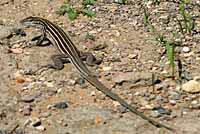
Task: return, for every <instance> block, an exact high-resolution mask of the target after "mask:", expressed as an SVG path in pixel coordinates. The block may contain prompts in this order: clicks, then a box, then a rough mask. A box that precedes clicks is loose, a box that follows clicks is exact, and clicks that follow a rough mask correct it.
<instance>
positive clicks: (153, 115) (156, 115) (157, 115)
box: [150, 111, 161, 118]
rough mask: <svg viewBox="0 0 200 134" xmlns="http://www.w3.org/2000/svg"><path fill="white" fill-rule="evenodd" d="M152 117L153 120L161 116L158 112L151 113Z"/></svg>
mask: <svg viewBox="0 0 200 134" xmlns="http://www.w3.org/2000/svg"><path fill="white" fill-rule="evenodd" d="M150 114H151V116H152V117H153V118H158V117H160V116H161V114H160V113H159V112H158V111H151V113H150Z"/></svg>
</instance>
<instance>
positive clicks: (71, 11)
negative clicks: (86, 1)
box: [67, 8, 78, 21]
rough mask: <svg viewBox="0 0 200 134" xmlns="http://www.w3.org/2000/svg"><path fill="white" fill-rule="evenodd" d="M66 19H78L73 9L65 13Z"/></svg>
mask: <svg viewBox="0 0 200 134" xmlns="http://www.w3.org/2000/svg"><path fill="white" fill-rule="evenodd" d="M67 15H68V18H69V19H70V20H71V21H73V20H75V19H76V18H77V17H78V13H77V12H76V10H75V9H73V8H71V9H70V10H69V11H68V12H67Z"/></svg>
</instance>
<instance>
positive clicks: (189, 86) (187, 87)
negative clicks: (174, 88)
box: [182, 80, 200, 93]
mask: <svg viewBox="0 0 200 134" xmlns="http://www.w3.org/2000/svg"><path fill="white" fill-rule="evenodd" d="M182 90H183V91H186V92H188V93H198V92H200V83H199V82H197V81H195V80H190V81H188V82H187V83H185V84H183V86H182Z"/></svg>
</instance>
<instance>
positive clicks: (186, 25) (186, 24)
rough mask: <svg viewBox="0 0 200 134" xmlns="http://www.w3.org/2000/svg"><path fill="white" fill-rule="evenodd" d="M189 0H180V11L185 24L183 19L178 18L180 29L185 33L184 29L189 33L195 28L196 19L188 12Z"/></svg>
mask: <svg viewBox="0 0 200 134" xmlns="http://www.w3.org/2000/svg"><path fill="white" fill-rule="evenodd" d="M189 2H190V1H189V0H180V1H179V12H180V15H181V17H182V18H183V20H182V21H183V24H182V21H181V20H178V19H177V21H178V24H179V26H180V31H181V32H182V33H184V29H185V32H189V34H191V32H192V30H193V29H194V21H193V19H192V16H191V15H190V14H189V13H187V12H186V8H185V7H186V5H187V4H188V3H189Z"/></svg>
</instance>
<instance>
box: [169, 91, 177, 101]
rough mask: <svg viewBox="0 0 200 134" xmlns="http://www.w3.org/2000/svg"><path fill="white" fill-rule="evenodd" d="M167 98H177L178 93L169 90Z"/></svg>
mask: <svg viewBox="0 0 200 134" xmlns="http://www.w3.org/2000/svg"><path fill="white" fill-rule="evenodd" d="M169 98H170V99H171V100H179V99H180V94H178V93H177V92H174V91H171V92H169Z"/></svg>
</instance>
